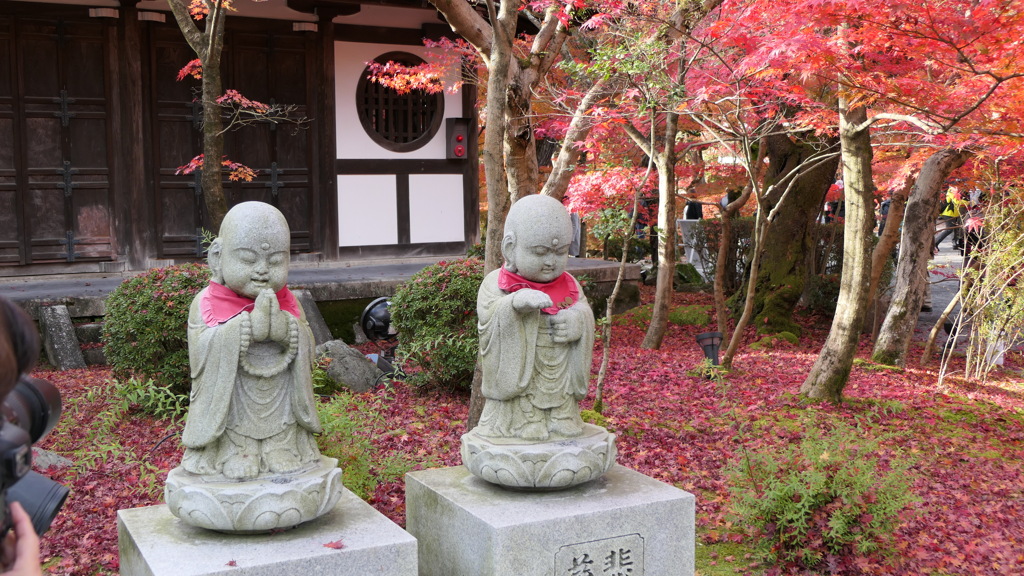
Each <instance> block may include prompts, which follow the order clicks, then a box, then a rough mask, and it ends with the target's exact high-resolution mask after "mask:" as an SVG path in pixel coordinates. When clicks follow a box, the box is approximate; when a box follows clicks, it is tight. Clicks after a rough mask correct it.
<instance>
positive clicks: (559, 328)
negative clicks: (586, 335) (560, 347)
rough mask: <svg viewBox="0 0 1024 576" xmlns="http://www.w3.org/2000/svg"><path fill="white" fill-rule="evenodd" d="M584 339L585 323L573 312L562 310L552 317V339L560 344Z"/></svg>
mask: <svg viewBox="0 0 1024 576" xmlns="http://www.w3.org/2000/svg"><path fill="white" fill-rule="evenodd" d="M582 337H583V323H582V322H580V320H579V318H578V317H577V316H576V314H574V313H573V312H572V311H571V310H561V311H559V312H558V314H555V315H554V316H552V317H551V339H552V340H554V341H555V342H557V343H559V344H565V343H567V342H575V341H577V340H579V339H580V338H582Z"/></svg>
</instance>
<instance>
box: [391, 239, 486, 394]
mask: <svg viewBox="0 0 1024 576" xmlns="http://www.w3.org/2000/svg"><path fill="white" fill-rule="evenodd" d="M483 270H484V265H483V262H481V261H480V260H477V259H475V258H467V259H459V260H449V261H442V262H438V263H437V264H433V265H431V266H427V267H426V268H424V269H423V270H421V271H420V272H418V273H416V274H415V275H413V277H412V278H410V279H409V281H408V282H406V283H405V284H402V285H401V286H399V287H398V289H397V290H396V291H395V295H394V297H393V298H391V306H390V310H391V321H392V322H394V323H395V327H396V328H397V329H398V342H399V346H398V351H397V355H398V359H399V360H400V361H401V362H408V363H409V364H410V365H411V366H413V367H417V368H419V370H418V371H415V372H410V373H409V376H408V381H409V382H410V383H411V384H414V385H423V384H435V385H440V386H444V387H454V388H465V389H467V390H468V389H469V386H470V383H471V382H472V380H473V369H474V368H475V366H476V357H477V351H478V347H479V336H478V335H477V326H476V323H477V317H476V295H477V291H478V290H479V289H480V283H481V282H482V281H483Z"/></svg>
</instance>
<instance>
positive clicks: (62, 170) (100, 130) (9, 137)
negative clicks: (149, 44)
mask: <svg viewBox="0 0 1024 576" xmlns="http://www.w3.org/2000/svg"><path fill="white" fill-rule="evenodd" d="M111 33H112V30H111V29H110V28H109V27H108V25H107V24H106V23H104V22H102V21H97V20H89V19H88V18H81V17H68V16H46V15H31V16H29V15H13V16H0V265H12V264H14V265H18V264H21V265H26V264H40V263H53V262H80V261H99V260H110V259H112V258H114V256H115V248H114V241H113V234H112V228H111V225H112V217H111V213H112V210H111V198H112V192H111V189H112V185H113V183H112V174H111V170H110V166H111V165H112V164H113V150H112V148H113V139H112V136H111V135H112V134H113V130H112V126H111V121H110V114H109V109H110V94H111V86H112V82H111V74H110V66H109V65H108V64H109V62H110V54H109V42H108V35H109V34H111Z"/></svg>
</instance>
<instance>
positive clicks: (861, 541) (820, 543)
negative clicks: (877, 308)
mask: <svg viewBox="0 0 1024 576" xmlns="http://www.w3.org/2000/svg"><path fill="white" fill-rule="evenodd" d="M810 428H811V431H810V432H808V434H807V436H806V437H805V438H804V440H803V441H802V442H801V443H800V444H799V445H793V446H787V447H785V448H783V449H781V450H780V451H779V452H778V453H776V454H769V453H763V452H761V453H756V454H749V453H746V454H745V455H744V457H743V458H742V459H740V461H738V462H736V463H734V464H732V465H731V466H730V467H729V468H728V469H727V470H726V476H727V478H728V479H729V482H730V492H731V494H732V512H733V513H734V514H735V515H736V522H737V525H740V526H750V527H752V529H753V533H752V534H751V536H752V537H753V539H754V541H755V542H756V546H757V551H758V553H759V554H760V556H761V558H762V559H763V560H764V561H767V562H770V563H778V564H781V565H782V567H803V568H810V569H814V568H816V567H820V565H821V564H822V562H823V561H824V560H825V558H826V557H830V558H831V559H832V560H833V561H834V562H836V563H838V564H839V565H843V564H848V563H849V562H851V560H852V558H854V557H856V556H857V555H864V554H868V553H871V552H874V551H876V550H878V549H879V548H880V545H881V543H882V541H883V540H884V539H885V538H886V537H888V536H890V535H891V534H892V532H893V530H894V529H895V526H896V520H897V515H898V513H899V512H900V510H902V509H903V508H904V507H905V506H907V505H908V504H910V503H911V502H913V501H915V500H916V497H915V496H914V495H913V494H912V493H911V491H910V487H911V483H912V481H911V478H910V477H909V476H908V473H907V471H908V469H909V468H910V466H911V464H912V462H910V461H909V460H908V459H907V458H906V457H905V456H903V455H900V454H897V455H894V456H893V457H892V458H890V459H888V460H887V461H884V462H883V459H882V458H880V456H879V454H880V453H882V452H884V451H883V450H881V449H880V445H881V443H882V442H884V441H886V440H888V439H890V438H891V436H882V437H879V438H875V439H865V438H863V437H862V436H863V432H862V431H860V430H857V429H855V428H853V427H851V426H849V425H845V424H839V425H836V426H835V428H834V429H833V430H832V431H831V433H829V434H824V435H823V434H821V433H820V432H818V431H817V429H816V428H814V427H813V426H811V427H810Z"/></svg>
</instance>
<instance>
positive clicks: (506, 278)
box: [498, 266, 580, 314]
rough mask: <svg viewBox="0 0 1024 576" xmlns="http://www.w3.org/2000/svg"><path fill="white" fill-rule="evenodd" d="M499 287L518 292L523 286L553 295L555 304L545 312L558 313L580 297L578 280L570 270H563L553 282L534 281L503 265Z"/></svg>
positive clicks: (499, 273)
mask: <svg viewBox="0 0 1024 576" xmlns="http://www.w3.org/2000/svg"><path fill="white" fill-rule="evenodd" d="M498 288H501V289H502V290H504V291H505V292H516V291H519V290H522V289H523V288H531V289H533V290H540V291H541V292H543V293H545V294H547V295H548V296H549V297H551V301H552V302H554V305H553V306H551V307H549V308H544V309H542V310H541V312H543V313H545V314H557V313H558V311H559V310H562V309H563V308H568V307H570V306H572V305H573V304H575V303H576V302H577V301H578V300H579V299H580V291H579V288H577V285H576V280H575V279H574V278H573V277H572V275H571V274H569V273H568V272H562V275H561V276H559V277H558V278H555V279H554V280H552V281H551V282H534V281H533V280H528V279H526V278H523V277H522V276H520V275H519V274H516V273H515V272H509V271H508V270H506V269H505V267H504V266H502V267H501V271H500V272H498Z"/></svg>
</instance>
